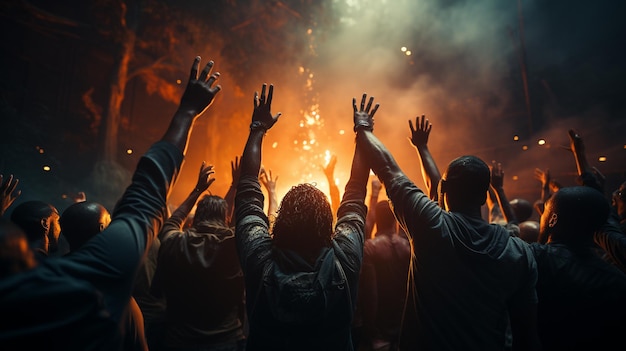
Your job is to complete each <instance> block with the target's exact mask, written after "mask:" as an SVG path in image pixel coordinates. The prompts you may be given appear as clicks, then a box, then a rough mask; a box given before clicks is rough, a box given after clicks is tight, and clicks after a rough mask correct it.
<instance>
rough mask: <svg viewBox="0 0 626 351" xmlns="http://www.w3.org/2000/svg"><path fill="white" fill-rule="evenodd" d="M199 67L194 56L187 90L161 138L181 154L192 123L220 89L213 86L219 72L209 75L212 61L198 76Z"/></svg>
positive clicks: (185, 148) (184, 151) (197, 58)
mask: <svg viewBox="0 0 626 351" xmlns="http://www.w3.org/2000/svg"><path fill="white" fill-rule="evenodd" d="M199 65H200V56H196V58H195V60H194V61H193V65H192V67H191V74H190V76H189V82H188V83H187V88H186V89H185V92H184V93H183V97H182V98H181V100H180V104H179V105H178V109H177V110H176V113H175V114H174V117H173V118H172V121H171V123H170V126H169V128H168V129H167V131H166V132H165V135H164V136H163V138H162V140H163V141H166V142H169V143H172V144H174V145H175V146H176V147H177V148H178V149H179V150H180V151H181V152H182V153H183V154H184V153H186V151H187V144H188V141H189V135H190V134H191V129H192V127H193V123H194V122H195V120H196V119H197V118H198V116H200V115H201V114H202V113H203V112H204V111H206V109H207V108H208V107H209V106H210V105H211V104H212V103H213V98H214V97H215V95H216V94H217V93H218V92H219V91H220V89H222V87H221V86H220V85H215V86H213V84H215V81H216V80H217V79H218V78H219V76H220V73H219V72H215V73H213V74H211V70H212V69H213V61H209V62H208V63H207V64H206V66H205V67H204V69H203V70H202V72H200V76H198V67H199Z"/></svg>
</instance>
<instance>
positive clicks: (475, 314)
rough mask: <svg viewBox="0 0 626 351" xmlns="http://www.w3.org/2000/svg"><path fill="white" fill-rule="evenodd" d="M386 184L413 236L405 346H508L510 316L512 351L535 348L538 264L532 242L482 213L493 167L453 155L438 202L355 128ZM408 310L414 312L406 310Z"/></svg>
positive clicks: (369, 135) (371, 137)
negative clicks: (410, 320)
mask: <svg viewBox="0 0 626 351" xmlns="http://www.w3.org/2000/svg"><path fill="white" fill-rule="evenodd" d="M359 143H362V144H363V149H364V152H366V153H367V155H368V160H369V161H370V166H371V168H372V170H373V171H374V173H375V174H376V175H377V176H378V178H379V179H380V180H381V181H382V182H383V184H384V185H385V189H386V190H387V196H388V198H389V199H390V200H391V201H392V203H393V208H394V212H395V214H396V218H397V219H398V221H399V222H400V224H401V226H403V227H404V228H406V231H407V232H408V233H409V235H410V236H411V238H412V240H413V250H414V262H413V267H412V269H413V277H414V281H413V284H414V287H415V294H416V297H415V299H416V300H415V303H416V306H415V310H416V311H415V313H416V317H415V318H416V323H417V330H414V331H412V332H410V331H409V332H407V333H406V334H405V335H404V337H406V338H407V339H406V340H403V344H404V345H408V346H409V347H411V348H415V349H424V350H502V349H503V348H504V347H505V335H506V328H507V324H508V319H509V318H510V320H511V328H512V331H513V340H514V341H513V349H518V348H519V349H535V348H537V347H538V339H537V336H536V325H535V323H536V315H535V313H536V304H537V295H536V291H535V284H536V279H537V270H536V263H535V260H534V257H533V255H532V252H531V251H530V249H529V248H528V245H527V243H525V242H524V241H523V240H521V239H519V238H515V237H511V236H510V235H509V233H508V232H507V230H506V229H505V228H503V227H502V226H500V225H496V224H489V223H487V222H486V221H485V220H484V219H483V218H482V217H481V206H482V205H483V204H484V203H485V201H486V197H487V190H488V188H489V183H490V171H489V167H488V166H487V165H486V164H485V163H484V162H483V161H482V160H480V159H478V158H477V157H474V156H462V157H459V158H457V159H455V160H453V161H452V162H451V163H450V164H449V166H448V169H447V170H446V172H445V174H444V175H443V177H442V179H441V181H440V184H439V193H440V195H439V201H440V202H441V204H442V206H445V208H446V209H447V211H446V210H444V209H443V208H442V206H438V204H437V203H435V202H432V201H431V200H430V199H429V198H428V196H427V195H425V194H424V193H423V192H422V190H421V189H419V188H418V187H417V186H415V184H414V183H413V182H412V181H411V180H409V179H408V178H407V177H406V176H405V175H404V173H403V172H402V171H401V169H400V168H399V166H398V165H397V163H396V162H395V160H394V159H393V157H392V156H391V154H390V153H389V152H388V151H387V149H386V148H385V147H384V145H382V143H381V142H380V141H379V140H378V139H377V138H376V137H375V136H374V135H373V134H372V133H370V132H368V131H367V130H360V131H358V133H357V145H358V144H359ZM407 313H413V312H412V311H407Z"/></svg>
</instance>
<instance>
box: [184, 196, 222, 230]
mask: <svg viewBox="0 0 626 351" xmlns="http://www.w3.org/2000/svg"><path fill="white" fill-rule="evenodd" d="M227 209H228V204H227V203H226V200H224V198H222V197H219V196H217V195H206V196H204V197H203V198H202V199H201V200H200V201H198V204H197V205H196V213H195V214H194V215H193V222H192V223H193V224H192V226H194V227H195V226H197V225H199V224H201V223H214V224H217V225H222V226H223V225H226V211H227Z"/></svg>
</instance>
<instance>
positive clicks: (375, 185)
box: [371, 178, 383, 196]
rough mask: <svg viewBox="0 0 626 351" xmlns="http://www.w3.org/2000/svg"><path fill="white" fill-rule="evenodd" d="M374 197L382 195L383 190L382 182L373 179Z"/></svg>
mask: <svg viewBox="0 0 626 351" xmlns="http://www.w3.org/2000/svg"><path fill="white" fill-rule="evenodd" d="M371 184H372V196H374V195H376V196H378V194H380V191H381V190H382V188H383V185H382V183H381V182H380V180H378V178H372V182H371Z"/></svg>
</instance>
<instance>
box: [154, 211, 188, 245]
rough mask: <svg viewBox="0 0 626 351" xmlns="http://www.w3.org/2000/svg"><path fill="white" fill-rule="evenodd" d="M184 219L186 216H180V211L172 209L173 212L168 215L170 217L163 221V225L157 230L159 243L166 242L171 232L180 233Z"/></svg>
mask: <svg viewBox="0 0 626 351" xmlns="http://www.w3.org/2000/svg"><path fill="white" fill-rule="evenodd" d="M185 219H186V218H184V217H182V216H181V213H177V211H174V214H172V216H170V218H168V219H167V220H166V221H165V223H163V227H162V228H161V231H160V232H159V236H158V238H159V240H160V241H161V243H165V242H167V240H168V239H169V238H171V237H172V235H173V234H175V233H180V231H181V228H182V227H183V223H184V222H185Z"/></svg>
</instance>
